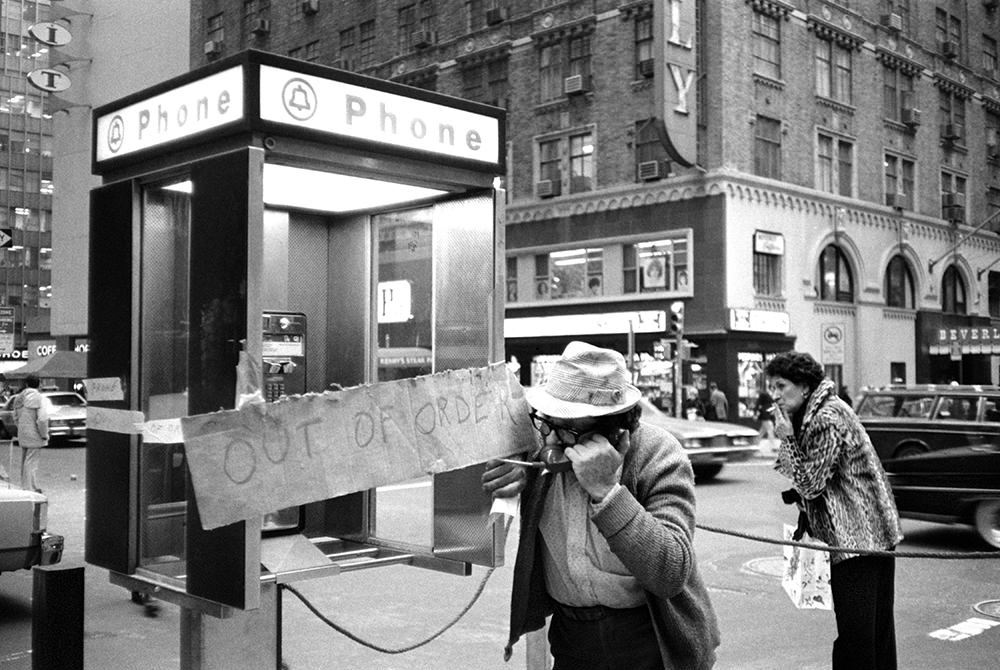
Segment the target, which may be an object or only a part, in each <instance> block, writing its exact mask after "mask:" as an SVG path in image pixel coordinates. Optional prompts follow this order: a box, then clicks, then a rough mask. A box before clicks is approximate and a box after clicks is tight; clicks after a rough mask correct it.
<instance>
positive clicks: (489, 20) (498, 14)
mask: <svg viewBox="0 0 1000 670" xmlns="http://www.w3.org/2000/svg"><path fill="white" fill-rule="evenodd" d="M506 20H507V12H505V11H504V9H503V8H502V7H493V8H492V9H487V10H486V25H488V26H495V25H496V24H498V23H503V22H504V21H506Z"/></svg>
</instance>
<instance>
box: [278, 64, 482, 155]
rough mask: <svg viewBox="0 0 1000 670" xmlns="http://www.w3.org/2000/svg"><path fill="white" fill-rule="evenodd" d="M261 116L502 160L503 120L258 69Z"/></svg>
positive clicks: (354, 135)
mask: <svg viewBox="0 0 1000 670" xmlns="http://www.w3.org/2000/svg"><path fill="white" fill-rule="evenodd" d="M260 118H261V119H264V120H267V121H274V122H277V123H284V124H291V125H295V126H299V127H303V128H309V129H312V130H318V131H321V132H324V133H331V134H335V135H341V136H346V137H352V138H357V139H363V140H369V141H372V142H380V143H383V144H390V145H393V146H398V147H405V148H408V149H418V150H421V151H429V152H432V153H435V154H441V155H446V156H453V157H456V158H466V159H471V160H474V161H480V162H483V163H498V162H500V146H499V143H500V130H499V121H498V120H497V119H496V118H494V117H492V116H485V115H482V114H476V113H474V112H469V111H465V110H461V109H455V108H453V107H448V106H445V105H439V104H437V103H433V102H428V101H426V100H415V99H413V98H407V97H405V96H402V95H396V94H393V93H386V92H384V91H377V90H374V89H370V88H364V87H361V86H355V85H353V84H347V83H345V82H341V81H334V80H331V79H323V78H320V77H313V76H309V75H305V74H301V73H297V72H290V71H288V70H282V69H279V68H275V67H270V66H267V65H262V66H261V68H260Z"/></svg>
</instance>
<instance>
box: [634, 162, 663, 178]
mask: <svg viewBox="0 0 1000 670" xmlns="http://www.w3.org/2000/svg"><path fill="white" fill-rule="evenodd" d="M662 168H663V166H662V165H660V161H642V162H641V163H639V179H641V180H643V181H653V180H654V179H659V178H660V177H662V176H663V169H662Z"/></svg>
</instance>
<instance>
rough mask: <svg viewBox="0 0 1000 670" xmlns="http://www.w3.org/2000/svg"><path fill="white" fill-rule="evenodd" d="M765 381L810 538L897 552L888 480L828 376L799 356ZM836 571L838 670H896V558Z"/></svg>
mask: <svg viewBox="0 0 1000 670" xmlns="http://www.w3.org/2000/svg"><path fill="white" fill-rule="evenodd" d="M766 373H767V377H768V381H769V384H770V386H771V387H772V388H773V392H772V395H773V396H774V398H775V400H776V403H777V405H778V408H779V411H778V412H776V416H775V434H776V435H777V436H778V437H779V438H780V439H781V446H780V447H779V449H778V461H777V464H776V466H775V469H776V470H778V472H780V473H781V474H783V475H784V476H785V477H787V478H788V479H790V480H791V481H792V486H793V487H794V489H795V492H796V493H797V494H798V495H797V498H798V499H799V505H800V507H801V508H802V509H803V510H804V512H805V516H806V517H807V519H808V522H809V533H810V534H811V535H812V536H813V537H815V538H817V539H819V540H822V541H824V542H826V543H827V544H830V545H832V546H839V547H851V548H857V549H866V550H888V551H891V550H892V549H894V548H895V546H896V545H897V544H899V542H900V540H902V539H903V533H902V530H901V528H900V525H899V515H898V513H897V512H896V505H895V502H894V501H893V498H892V491H891V490H890V488H889V482H888V480H887V478H886V476H885V471H884V470H883V469H882V464H881V463H880V462H879V459H878V456H877V455H876V453H875V449H874V448H873V447H872V443H871V440H869V438H868V434H867V433H866V432H865V429H864V427H863V426H862V425H861V422H860V421H859V420H858V417H857V415H856V414H855V413H854V411H853V410H852V409H851V407H850V406H849V405H847V404H846V403H845V402H844V401H843V400H841V399H840V398H839V397H837V387H836V386H835V385H834V383H833V382H832V381H831V380H829V379H825V378H824V373H823V367H822V366H821V365H820V364H819V363H817V362H816V360H815V359H813V357H812V356H810V355H809V354H806V353H799V352H794V351H793V352H788V353H785V354H780V355H779V356H776V357H775V358H774V359H773V360H772V361H771V362H770V363H768V365H767V370H766ZM831 563H832V569H831V576H830V586H831V590H832V591H833V608H834V612H835V614H836V619H837V639H836V640H835V641H834V643H833V668H834V670H842V669H844V670H846V669H848V668H850V669H851V670H895V668H896V637H895V622H894V619H893V601H894V580H895V559H894V558H893V557H892V556H859V555H857V554H850V553H845V552H834V553H832V555H831Z"/></svg>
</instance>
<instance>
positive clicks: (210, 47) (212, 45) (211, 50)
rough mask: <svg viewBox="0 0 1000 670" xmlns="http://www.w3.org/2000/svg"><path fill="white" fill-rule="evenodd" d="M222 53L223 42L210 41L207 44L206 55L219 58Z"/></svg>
mask: <svg viewBox="0 0 1000 670" xmlns="http://www.w3.org/2000/svg"><path fill="white" fill-rule="evenodd" d="M221 53H222V42H221V41H220V40H209V41H207V42H205V55H206V56H218V55H219V54H221Z"/></svg>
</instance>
